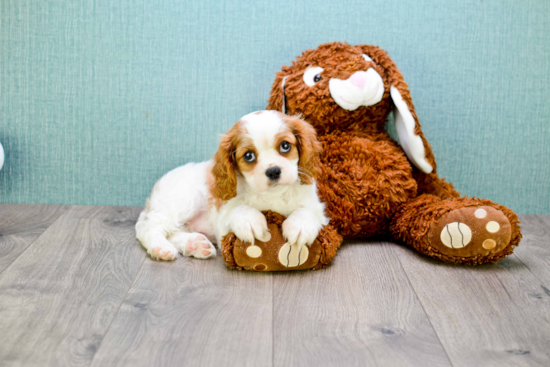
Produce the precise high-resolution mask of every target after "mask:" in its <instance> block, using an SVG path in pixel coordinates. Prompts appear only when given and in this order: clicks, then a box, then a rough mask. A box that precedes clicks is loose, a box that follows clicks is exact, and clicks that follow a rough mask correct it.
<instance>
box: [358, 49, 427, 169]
mask: <svg viewBox="0 0 550 367" xmlns="http://www.w3.org/2000/svg"><path fill="white" fill-rule="evenodd" d="M357 47H359V48H360V50H361V52H362V53H363V54H364V55H367V56H368V57H369V58H371V59H372V61H373V62H374V63H376V64H377V65H380V66H381V67H382V68H383V69H384V70H385V72H386V76H387V78H388V80H389V82H390V95H391V99H392V101H393V105H394V109H393V115H394V116H393V117H394V120H395V128H396V130H397V135H398V136H399V142H400V143H401V147H402V148H403V150H404V151H405V153H406V154H407V157H408V158H409V160H410V161H411V162H412V163H413V164H414V165H415V166H416V167H417V168H418V169H419V170H421V171H422V172H424V173H427V174H429V173H431V172H432V171H433V172H434V173H435V172H436V165H435V158H434V154H433V152H432V148H431V146H430V144H428V141H427V140H426V138H425V137H424V133H423V132H422V130H421V126H420V123H419V122H418V117H417V116H416V112H415V110H414V105H413V102H412V98H411V93H410V92H409V86H408V85H407V83H405V79H404V78H403V75H401V72H400V71H399V69H397V66H396V65H395V63H394V62H393V60H392V59H390V57H389V56H388V54H387V53H386V51H384V50H382V49H381V48H379V47H376V46H369V45H363V46H357Z"/></svg>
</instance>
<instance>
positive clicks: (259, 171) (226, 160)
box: [210, 111, 321, 200]
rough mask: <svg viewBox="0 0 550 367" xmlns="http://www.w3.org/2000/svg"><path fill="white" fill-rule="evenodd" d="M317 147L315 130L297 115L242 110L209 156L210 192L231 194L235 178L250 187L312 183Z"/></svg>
mask: <svg viewBox="0 0 550 367" xmlns="http://www.w3.org/2000/svg"><path fill="white" fill-rule="evenodd" d="M320 152H321V144H320V143H319V142H318V141H317V137H316V134H315V130H314V129H313V127H311V125H309V124H308V123H307V122H305V121H304V120H302V119H301V118H299V117H296V116H287V115H284V114H282V113H280V112H277V111H258V112H254V113H251V114H248V115H246V116H244V117H243V118H241V119H240V120H239V121H238V122H237V123H236V124H235V126H233V127H232V128H231V130H229V131H228V132H227V134H226V135H224V136H223V138H222V141H221V143H220V147H219V149H218V151H217V152H216V155H215V156H214V167H213V169H212V173H213V176H214V181H213V183H212V184H211V187H210V190H211V193H212V196H213V197H214V198H217V199H221V200H229V199H231V198H233V197H235V196H236V195H237V177H242V178H244V181H245V182H246V185H247V186H248V189H250V190H253V191H255V192H265V191H268V190H270V189H271V188H273V187H277V186H281V185H293V184H296V183H301V184H304V185H309V184H312V183H313V181H314V179H315V177H316V176H317V167H318V163H319V153H320Z"/></svg>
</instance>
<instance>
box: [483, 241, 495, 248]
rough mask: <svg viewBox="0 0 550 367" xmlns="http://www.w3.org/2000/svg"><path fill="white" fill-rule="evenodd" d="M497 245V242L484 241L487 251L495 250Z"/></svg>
mask: <svg viewBox="0 0 550 367" xmlns="http://www.w3.org/2000/svg"><path fill="white" fill-rule="evenodd" d="M496 245H497V243H496V242H495V240H491V239H488V240H485V241H483V248H484V249H487V250H491V249H494V248H495V246H496Z"/></svg>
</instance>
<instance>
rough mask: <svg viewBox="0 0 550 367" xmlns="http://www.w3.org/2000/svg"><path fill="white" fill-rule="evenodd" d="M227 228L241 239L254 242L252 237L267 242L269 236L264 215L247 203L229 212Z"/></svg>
mask: <svg viewBox="0 0 550 367" xmlns="http://www.w3.org/2000/svg"><path fill="white" fill-rule="evenodd" d="M229 228H230V229H231V231H232V232H233V233H235V236H237V237H238V238H239V239H241V240H242V241H246V242H250V243H254V238H257V239H258V240H260V241H262V242H267V241H269V239H270V238H271V234H270V233H269V229H268V228H267V221H266V220H265V216H264V215H263V214H262V213H261V212H260V211H259V210H258V209H254V208H252V207H250V206H248V205H240V206H238V207H236V208H235V209H233V210H232V211H231V213H230V218H229Z"/></svg>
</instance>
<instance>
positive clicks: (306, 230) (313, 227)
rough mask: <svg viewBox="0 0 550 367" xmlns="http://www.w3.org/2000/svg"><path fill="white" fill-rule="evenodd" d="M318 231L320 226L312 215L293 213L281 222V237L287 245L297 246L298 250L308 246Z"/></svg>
mask: <svg viewBox="0 0 550 367" xmlns="http://www.w3.org/2000/svg"><path fill="white" fill-rule="evenodd" d="M320 230H321V224H320V223H319V220H318V219H317V218H316V217H315V216H313V215H301V214H299V213H296V212H294V213H293V214H292V215H290V216H289V217H288V218H287V219H286V220H285V221H284V222H283V237H284V238H285V239H286V240H287V241H288V242H289V243H291V244H294V243H295V244H296V245H298V250H301V249H302V247H303V246H304V245H308V246H310V245H311V244H312V243H313V242H314V241H315V239H316V238H317V235H318V234H319V231H320Z"/></svg>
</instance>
